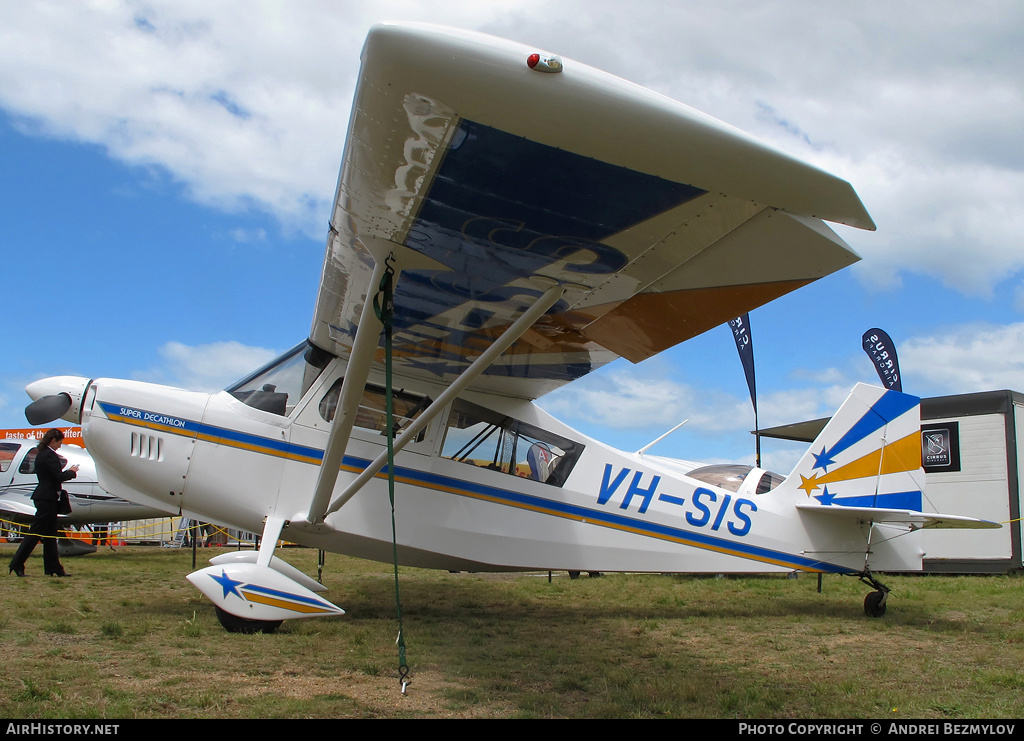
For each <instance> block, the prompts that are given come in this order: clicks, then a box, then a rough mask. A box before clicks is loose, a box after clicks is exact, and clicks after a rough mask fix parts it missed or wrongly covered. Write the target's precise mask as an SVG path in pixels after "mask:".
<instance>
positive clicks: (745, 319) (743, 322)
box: [729, 314, 761, 468]
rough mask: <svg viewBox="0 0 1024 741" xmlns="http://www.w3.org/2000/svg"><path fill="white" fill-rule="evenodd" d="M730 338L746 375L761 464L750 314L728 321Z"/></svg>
mask: <svg viewBox="0 0 1024 741" xmlns="http://www.w3.org/2000/svg"><path fill="white" fill-rule="evenodd" d="M729 329H731V330H732V338H733V339H734V340H736V351H737V352H738V353H739V354H740V362H741V363H742V364H743V375H745V376H746V377H747V388H748V389H749V390H750V403H751V404H753V405H754V427H755V433H754V435H755V440H756V459H755V460H756V462H757V466H758V467H759V468H760V466H761V436H760V435H759V434H758V433H757V432H756V428H757V383H756V382H755V378H754V338H753V335H751V334H750V315H749V314H743V315H741V316H738V317H736V318H735V319H731V320H730V321H729Z"/></svg>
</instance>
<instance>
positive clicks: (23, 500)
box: [0, 439, 176, 555]
mask: <svg viewBox="0 0 1024 741" xmlns="http://www.w3.org/2000/svg"><path fill="white" fill-rule="evenodd" d="M38 442H39V441H38V440H33V439H0V519H2V520H7V521H10V522H15V523H18V524H21V525H30V524H31V523H32V521H33V520H34V519H35V515H36V506H35V503H34V502H33V501H32V493H33V492H34V491H35V488H36V484H37V483H39V482H38V481H37V479H36V475H35V451H36V445H37V444H38ZM59 455H60V456H61V457H62V458H64V459H65V460H67V465H69V466H71V465H75V464H78V466H79V470H78V475H77V476H76V477H75V478H73V479H72V480H70V481H66V482H64V489H66V490H67V492H68V496H69V499H70V500H71V514H70V515H60V516H59V517H58V520H59V524H60V527H62V528H63V527H66V526H70V525H94V524H98V523H108V522H123V521H125V520H138V519H144V518H148V517H167V516H168V515H169V514H173V511H170V510H168V508H164V509H154V508H153V507H147V506H143V505H140V504H136V503H135V502H130V501H128V500H126V499H122V498H121V497H118V496H114V495H113V494H110V493H108V492H106V491H104V490H103V489H102V488H101V487H100V485H99V481H98V479H97V476H96V465H95V463H94V462H93V459H92V456H91V455H89V452H88V451H86V450H84V449H83V448H81V447H79V446H77V445H64V446H62V447H61V449H60V452H59ZM174 511H176V510H174ZM61 545H62V546H64V545H65V541H63V540H62V541H61ZM73 550H74V551H75V552H76V553H78V552H85V551H83V550H82V549H81V548H78V547H76V548H75V549H73ZM88 550H89V551H90V552H91V551H92V550H95V549H94V548H90V549H88ZM61 555H72V554H71V553H65V552H63V549H62V553H61Z"/></svg>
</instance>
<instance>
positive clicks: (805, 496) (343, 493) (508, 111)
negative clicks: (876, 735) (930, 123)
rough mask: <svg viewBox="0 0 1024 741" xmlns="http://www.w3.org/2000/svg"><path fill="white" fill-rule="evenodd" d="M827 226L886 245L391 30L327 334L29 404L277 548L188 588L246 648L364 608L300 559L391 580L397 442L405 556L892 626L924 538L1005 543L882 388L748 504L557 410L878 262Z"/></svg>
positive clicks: (776, 162)
mask: <svg viewBox="0 0 1024 741" xmlns="http://www.w3.org/2000/svg"><path fill="white" fill-rule="evenodd" d="M823 220H828V221H836V222H841V223H845V224H849V225H852V226H855V227H861V228H866V229H873V228H874V225H873V224H872V222H871V219H870V217H869V216H868V214H867V212H866V211H865V209H864V207H863V206H862V204H861V202H860V200H859V199H858V197H857V195H856V194H855V193H854V191H853V189H852V188H851V187H850V185H849V184H848V183H846V182H844V181H842V180H840V179H838V178H836V177H833V176H831V175H829V174H827V173H824V172H821V171H819V170H817V169H815V168H813V167H810V166H808V165H806V164H804V163H802V162H799V161H797V160H795V159H793V158H791V157H789V156H786V155H784V154H781V153H779V152H777V151H775V150H773V149H770V148H768V147H766V146H764V145H763V144H761V143H759V142H757V141H755V140H753V139H751V138H750V137H748V136H746V135H745V134H743V133H741V132H739V131H737V130H735V129H733V128H731V127H729V126H726V125H724V124H722V123H720V122H718V121H716V120H714V119H711V118H709V117H707V116H705V115H703V114H701V113H698V112H696V111H694V110H692V109H690V108H687V107H686V106H683V105H681V104H679V103H676V102H674V101H672V100H669V99H667V98H665V97H662V96H660V95H657V94H654V93H652V92H650V91H647V90H644V89H642V88H640V87H637V86H635V85H632V84H630V83H628V82H625V81H623V80H621V79H618V78H615V77H612V76H610V75H607V74H604V73H602V72H599V71H597V70H594V69H591V68H588V67H586V66H584V65H582V64H577V63H575V62H572V61H570V60H567V59H566V60H562V59H560V58H558V57H556V56H552V55H550V54H547V53H545V52H542V51H539V50H535V49H532V48H529V47H525V46H522V45H519V44H515V43H512V42H508V41H504V40H501V39H496V38H493V37H490V36H484V35H480V34H476V33H469V32H463V31H455V30H450V29H443V28H437V27H432V26H422V25H405V24H384V25H379V26H376V27H374V28H373V29H372V31H371V32H370V34H369V36H368V38H367V40H366V45H365V47H364V49H363V55H362V70H361V76H360V80H359V85H358V89H357V91H356V96H355V102H354V105H353V110H352V117H351V120H350V123H349V130H348V140H347V144H346V149H345V155H344V161H343V163H342V168H341V174H340V177H339V182H338V189H337V196H336V200H335V206H334V212H333V218H332V220H331V229H330V233H329V236H328V240H327V253H326V257H325V260H324V267H323V275H322V279H321V286H320V293H319V297H318V299H317V304H316V309H315V314H314V318H313V326H312V329H311V331H310V335H309V339H308V341H307V342H304V343H302V344H301V345H299V346H298V347H296V348H294V349H293V350H291V351H289V352H288V353H286V354H285V355H283V356H282V357H281V358H279V359H278V360H276V361H274V362H273V363H271V364H269V365H268V366H266V367H265V368H263V369H261V370H259V371H257V372H256V373H254V374H253V375H251V376H250V377H248V378H246V379H244V380H242V381H240V382H239V383H237V384H235V385H234V386H232V387H230V388H229V389H227V390H226V391H224V392H221V393H218V394H205V393H194V392H189V391H184V390H181V389H175V388H167V387H164V386H156V385H152V384H146V383H139V382H134V381H122V380H113V379H105V378H101V379H88V378H77V377H55V378H49V379H45V380H41V381H37V382H35V383H33V384H31V385H30V386H29V387H28V389H27V391H28V393H29V395H30V396H31V397H32V398H33V399H36V401H35V402H33V403H32V404H30V405H29V408H28V410H27V412H28V413H30V416H34V418H35V420H36V421H35V423H36V424H39V423H42V422H44V421H48V420H51V419H55V418H56V417H58V416H62V417H63V418H64V419H67V420H71V421H73V422H79V421H80V422H81V424H82V426H83V430H84V436H85V439H86V442H87V444H88V447H89V449H90V451H92V454H93V456H94V458H95V460H96V464H97V468H98V471H99V478H100V483H101V484H102V486H103V487H104V488H106V489H107V490H108V491H111V492H117V493H119V494H121V495H122V496H125V497H127V498H130V499H133V500H135V501H138V502H147V503H151V504H152V505H153V506H157V507H163V508H166V507H168V506H171V507H173V508H176V509H177V508H180V509H182V510H185V511H188V512H190V513H194V514H195V515H196V516H198V517H200V518H201V519H203V520H209V521H213V522H218V523H222V524H225V525H230V526H233V527H237V528H241V529H245V530H251V531H256V532H262V533H263V538H262V545H261V548H260V550H259V552H258V553H242V554H231V555H230V556H226V557H219V558H217V559H214V565H213V566H210V567H207V568H205V569H202V570H201V571H198V572H196V573H194V574H191V575H190V576H189V579H190V580H191V581H192V582H193V583H194V584H195V585H196V586H197V587H198V588H199V589H200V590H202V591H203V593H204V594H206V595H207V596H208V597H209V598H210V599H211V600H212V601H213V602H214V603H215V604H216V606H217V611H218V615H219V616H220V618H221V622H222V623H223V624H224V625H225V627H227V628H228V629H229V630H257V629H268V630H269V629H272V628H274V627H276V625H277V624H279V622H280V621H281V620H283V619H288V618H296V617H311V616H316V615H330V614H338V613H341V612H342V610H341V609H340V608H338V607H337V606H335V605H333V604H332V603H330V602H328V601H327V600H325V599H323V598H322V597H321V596H319V595H318V594H316V591H318V590H319V589H320V587H319V585H317V584H316V583H315V582H314V581H312V580H311V579H309V578H308V577H305V576H304V575H302V574H301V573H299V572H297V571H296V570H295V569H293V568H291V567H290V566H288V565H287V564H285V563H284V562H283V561H281V560H280V559H278V558H276V557H275V556H274V550H275V545H276V542H277V541H278V539H279V538H280V537H282V536H283V537H285V538H286V539H287V540H289V541H293V542H296V543H300V544H304V545H308V546H312V547H316V548H321V549H325V550H329V551H335V552H340V553H347V554H351V555H354V556H359V557H364V558H370V559H378V560H384V561H390V560H391V558H392V545H391V539H392V533H391V519H390V505H389V494H388V481H387V474H386V471H387V468H386V465H387V457H388V456H387V450H386V446H387V433H388V432H389V431H391V430H394V432H395V433H397V439H396V440H395V442H394V448H395V451H397V452H396V456H397V457H396V458H395V460H394V466H393V468H394V478H395V500H396V503H395V509H396V511H397V518H398V525H397V542H398V549H397V551H398V558H399V560H400V561H401V562H402V563H404V564H410V565H415V566H425V567H435V568H442V569H461V570H474V571H488V570H490V571H503V570H532V569H542V570H546V569H565V570H577V571H578V570H588V571H655V572H752V571H753V572H763V571H792V570H801V571H808V572H828V573H842V574H851V575H854V576H859V577H860V578H861V580H863V581H864V582H865V583H867V584H870V585H871V586H872V587H873V588H874V590H875V591H873V592H872V593H871V594H869V595H868V598H867V600H866V601H865V608H866V610H867V611H868V612H869V613H870V614H875V615H880V614H881V613H882V612H884V609H885V598H886V594H887V592H888V590H887V589H886V587H885V586H884V585H883V584H881V583H880V582H878V581H877V580H876V579H875V578H874V576H873V573H874V572H876V571H889V570H916V569H919V568H920V565H921V556H922V554H921V550H920V543H919V542H918V540H917V539H916V538H915V536H914V534H913V533H914V531H915V530H917V529H920V528H922V527H943V526H945V527H949V526H991V523H983V522H980V521H976V520H969V519H967V518H957V517H954V516H946V515H936V514H928V513H925V512H922V511H921V509H922V493H921V482H922V481H923V480H924V477H923V473H922V472H921V469H920V460H921V458H920V444H919V415H918V400H917V399H916V398H914V397H911V396H907V395H903V394H898V393H894V392H892V391H888V392H886V391H883V390H881V389H874V388H871V387H867V386H858V387H857V388H856V389H854V391H853V392H852V394H851V396H850V398H849V399H848V401H847V402H846V403H845V404H844V405H843V407H842V408H841V409H840V410H839V412H838V413H837V414H836V415H835V417H834V418H833V419H832V422H831V423H830V424H829V425H828V427H826V429H825V430H824V431H823V432H822V434H821V436H820V437H819V438H818V440H817V441H816V442H815V444H814V446H813V447H812V450H811V452H809V453H808V454H807V455H806V456H805V457H804V459H803V460H802V461H801V462H800V464H799V465H798V466H797V468H796V470H794V472H793V473H792V474H791V475H790V476H789V477H788V478H786V479H785V480H784V481H782V482H781V483H779V478H780V477H774V476H773V475H771V474H769V473H768V472H766V471H762V470H761V469H753V470H751V471H750V472H749V473H748V474H747V475H746V476H745V477H744V478H743V479H742V480H740V481H738V483H736V484H735V485H734V486H732V487H731V488H725V487H723V486H719V485H716V484H715V483H709V482H716V481H722V480H723V479H724V478H727V477H722V476H718V475H717V473H718V472H716V471H715V470H710V471H701V470H697V471H691V472H690V473H689V474H686V473H685V472H684V471H685V470H687V469H686V467H684V466H683V465H681V464H680V463H679V462H674V461H672V460H669V459H665V458H660V457H655V456H650V455H644V454H643V453H626V452H621V451H617V450H613V449H611V448H609V447H607V446H604V445H602V444H601V443H599V442H597V441H595V440H591V439H590V438H587V437H586V436H584V435H582V434H580V433H578V432H576V431H575V430H572V429H570V428H569V427H567V426H565V425H563V424H561V423H560V422H558V421H557V420H555V419H553V418H551V417H550V416H549V415H547V414H545V413H544V412H543V411H541V410H540V409H539V408H537V407H536V406H535V405H534V404H533V403H532V400H533V399H535V398H537V397H539V396H541V395H542V394H544V393H546V392H548V391H550V390H552V389H554V388H557V387H559V386H561V385H562V384H565V383H568V382H569V381H572V380H574V379H576V378H579V377H581V376H583V375H585V374H586V373H589V372H590V371H592V370H594V369H596V368H598V367H600V366H602V365H604V364H605V363H607V362H609V361H610V360H612V359H613V358H615V357H620V356H621V357H625V358H627V359H629V360H631V361H633V362H637V361H639V360H642V359H644V358H647V357H650V356H652V355H654V354H656V353H658V352H660V351H661V350H663V349H665V348H668V347H670V346H672V345H675V344H676V343H678V342H681V341H682V340H685V339H687V338H689V337H693V336H694V335H697V334H699V333H701V332H703V331H705V330H706V329H709V328H711V327H714V326H717V325H719V324H722V323H724V322H725V321H727V320H729V319H731V318H733V317H735V316H737V315H739V314H741V313H743V312H745V311H749V310H750V309H753V308H755V307H756V306H759V305H761V304H763V303H765V302H767V301H770V300H771V299H773V298H776V297H778V296H780V295H782V294H785V293H787V292H789V291H791V290H793V289H795V288H797V287H799V286H802V285H804V284H806V283H809V282H810V281H813V280H816V279H817V278H820V277H822V276H824V275H827V274H829V273H831V272H833V271H835V270H838V269H840V268H842V267H845V266H846V265H849V264H851V263H853V262H855V261H856V260H857V259H858V258H857V256H856V255H855V254H854V253H853V252H852V251H851V250H850V249H849V248H848V247H847V246H846V244H845V243H844V242H843V241H842V240H841V239H840V238H839V237H838V236H837V235H836V234H835V233H834V232H832V231H831V230H830V229H829V228H828V227H827V226H826V225H825V224H824V223H823ZM378 287H383V288H384V289H385V290H384V291H383V292H382V293H381V295H380V296H377V294H378ZM392 291H393V293H392ZM375 297H376V298H375ZM375 303H376V304H379V306H378V307H377V308H378V309H380V316H378V312H377V310H375ZM391 309H393V313H392V312H391ZM380 317H383V318H384V320H385V321H386V322H387V323H388V325H389V326H390V328H391V333H392V341H391V342H390V343H388V342H386V341H385V339H383V338H382V327H383V326H384V325H383V324H382V321H381V318H380ZM388 357H391V358H393V377H392V378H391V380H390V381H389V380H388V378H387V373H386V370H385V366H386V360H387V358H388ZM388 386H390V387H391V388H392V389H393V398H394V402H393V406H394V412H393V418H392V420H391V421H389V420H388V416H387V414H386V412H385V391H386V388H387V387H388ZM702 477H703V478H702Z"/></svg>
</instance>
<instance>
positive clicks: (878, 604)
mask: <svg viewBox="0 0 1024 741" xmlns="http://www.w3.org/2000/svg"><path fill="white" fill-rule="evenodd" d="M864 614H865V615H867V616H868V617H874V618H880V617H882V615H884V614H885V592H883V591H882V590H878V591H877V592H868V596H867V597H865V598H864Z"/></svg>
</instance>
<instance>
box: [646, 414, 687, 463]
mask: <svg viewBox="0 0 1024 741" xmlns="http://www.w3.org/2000/svg"><path fill="white" fill-rule="evenodd" d="M689 421H690V419H689V417H687V418H686V419H684V420H683V421H682V422H680V423H679V424H677V425H676V426H675V427H673V428H672V429H671V430H669V431H668V432H666V433H665V434H664V435H662V436H661V437H659V438H658V439H657V440H652V441H651V442H649V443H647V444H646V445H645V446H643V447H642V448H640V450H638V451H636V454H637V455H643V454H644V453H646V452H647V449H648V448H652V447H654V446H655V445H657V444H658V443H660V442H661V441H662V440H664V439H665V438H666V437H668V436H669V435H671V434H672V433H673V432H675V431H676V430H678V429H679V428H680V427H682V426H683V425H685V424H686V423H687V422H689Z"/></svg>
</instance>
